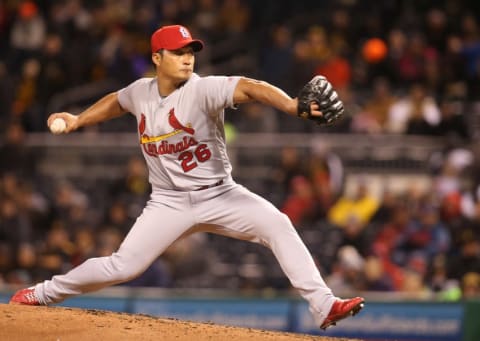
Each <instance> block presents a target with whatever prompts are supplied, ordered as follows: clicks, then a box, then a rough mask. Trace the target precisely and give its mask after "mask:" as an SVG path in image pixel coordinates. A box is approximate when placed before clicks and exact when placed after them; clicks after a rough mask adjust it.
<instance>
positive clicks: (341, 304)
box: [320, 297, 365, 330]
mask: <svg viewBox="0 0 480 341" xmlns="http://www.w3.org/2000/svg"><path fill="white" fill-rule="evenodd" d="M364 303H365V300H364V299H363V298H362V297H354V298H350V299H346V300H341V299H336V300H335V302H334V303H333V305H332V309H330V312H329V313H328V316H327V318H326V319H325V321H323V323H322V325H321V326H320V329H323V330H325V329H327V328H328V327H330V326H334V325H336V324H337V322H338V321H340V320H343V319H344V318H347V317H349V316H354V315H356V314H358V312H359V311H360V310H362V308H363V305H364Z"/></svg>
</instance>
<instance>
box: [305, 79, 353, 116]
mask: <svg viewBox="0 0 480 341" xmlns="http://www.w3.org/2000/svg"><path fill="white" fill-rule="evenodd" d="M312 102H315V103H316V104H318V106H319V110H320V111H321V112H322V113H323V116H313V115H312V113H311V112H310V105H311V103H312ZM343 112H344V109H343V103H342V101H341V100H340V99H339V98H338V94H337V92H336V91H335V90H333V87H332V84H330V82H329V81H328V80H327V79H326V78H325V77H323V76H315V77H313V78H312V80H311V81H309V82H308V83H307V84H305V85H304V86H303V88H302V89H301V90H300V92H299V93H298V111H297V115H298V116H299V117H301V118H304V119H309V120H312V121H314V122H315V123H316V124H318V125H330V124H333V123H334V122H336V121H338V120H339V119H340V118H341V117H342V116H343Z"/></svg>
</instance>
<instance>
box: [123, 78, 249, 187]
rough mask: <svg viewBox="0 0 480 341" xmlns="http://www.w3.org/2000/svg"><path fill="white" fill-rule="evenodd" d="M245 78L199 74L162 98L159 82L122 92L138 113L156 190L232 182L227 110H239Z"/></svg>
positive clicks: (134, 85)
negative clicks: (235, 106)
mask: <svg viewBox="0 0 480 341" xmlns="http://www.w3.org/2000/svg"><path fill="white" fill-rule="evenodd" d="M239 79H240V77H225V76H209V77H200V76H198V75H197V74H195V73H194V74H193V75H192V76H191V77H190V79H189V80H188V81H187V82H186V83H185V84H184V85H183V86H182V87H180V88H178V89H177V90H175V91H174V92H173V93H171V94H170V95H168V96H167V97H164V98H161V97H160V95H159V92H158V85H157V79H156V78H142V79H139V80H137V81H136V82H134V83H132V84H130V85H129V86H127V87H126V88H123V89H122V90H120V91H119V92H118V101H119V102H120V105H121V106H122V107H123V108H124V109H125V110H128V111H130V112H131V113H133V114H134V115H135V117H136V118H137V122H138V134H139V141H140V144H141V148H142V152H143V155H144V157H145V159H146V162H147V165H148V168H149V178H150V182H151V184H152V186H153V188H154V190H155V189H156V188H158V189H173V190H180V191H192V190H195V189H198V188H200V187H201V186H206V185H211V184H213V183H216V182H217V181H220V180H223V179H226V178H230V173H231V171H232V166H231V164H230V161H229V159H228V156H227V151H226V143H225V133H224V129H223V125H224V109H225V108H226V107H231V106H233V104H234V103H233V93H234V90H235V87H236V85H237V83H238V80H239Z"/></svg>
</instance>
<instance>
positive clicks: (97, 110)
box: [77, 92, 125, 128]
mask: <svg viewBox="0 0 480 341" xmlns="http://www.w3.org/2000/svg"><path fill="white" fill-rule="evenodd" d="M123 114H125V110H123V108H122V107H121V106H120V103H119V102H118V99H117V93H116V92H113V93H111V94H108V95H106V96H105V97H103V98H102V99H100V100H99V101H97V102H96V103H94V104H93V105H92V106H90V107H89V108H88V109H86V110H85V111H83V112H82V113H81V114H80V115H78V127H77V128H80V127H85V126H90V125H94V124H97V123H101V122H104V121H108V120H110V119H112V118H115V117H119V116H121V115H123Z"/></svg>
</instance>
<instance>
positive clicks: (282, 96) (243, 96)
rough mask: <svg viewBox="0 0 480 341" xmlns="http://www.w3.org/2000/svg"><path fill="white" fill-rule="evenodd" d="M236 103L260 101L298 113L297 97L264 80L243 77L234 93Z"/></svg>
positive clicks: (282, 109)
mask: <svg viewBox="0 0 480 341" xmlns="http://www.w3.org/2000/svg"><path fill="white" fill-rule="evenodd" d="M233 101H234V102H235V103H246V102H252V101H258V102H260V103H262V104H265V105H269V106H272V107H274V108H276V109H278V110H281V111H283V112H286V113H287V114H290V115H296V114H297V104H298V102H297V99H296V98H291V97H290V96H289V95H287V94H286V93H285V91H283V90H282V89H280V88H278V87H276V86H274V85H272V84H269V83H267V82H264V81H260V80H256V79H251V78H245V77H243V78H241V79H240V81H239V82H238V85H237V87H236V89H235V92H234V95H233Z"/></svg>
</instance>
